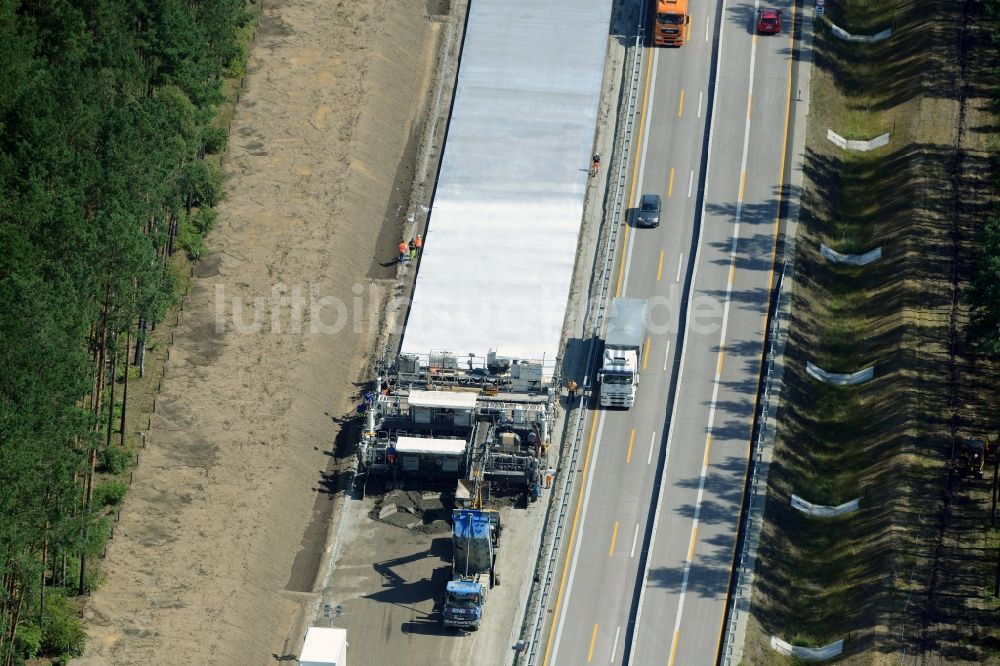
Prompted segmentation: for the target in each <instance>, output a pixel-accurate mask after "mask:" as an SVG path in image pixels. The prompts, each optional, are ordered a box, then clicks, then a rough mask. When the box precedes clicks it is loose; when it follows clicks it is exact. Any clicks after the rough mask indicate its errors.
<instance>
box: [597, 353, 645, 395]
mask: <svg viewBox="0 0 1000 666" xmlns="http://www.w3.org/2000/svg"><path fill="white" fill-rule="evenodd" d="M638 360H639V354H638V352H636V351H635V350H632V349H630V350H610V349H607V348H605V350H604V365H603V366H602V368H601V407H624V408H626V409H628V408H629V407H631V406H632V405H634V404H635V392H636V388H637V387H638V386H639V375H638V373H637V372H636V369H637V368H638Z"/></svg>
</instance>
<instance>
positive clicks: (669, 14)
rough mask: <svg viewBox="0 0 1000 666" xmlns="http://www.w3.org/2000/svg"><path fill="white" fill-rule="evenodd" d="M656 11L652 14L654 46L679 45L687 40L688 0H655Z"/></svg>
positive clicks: (689, 18)
mask: <svg viewBox="0 0 1000 666" xmlns="http://www.w3.org/2000/svg"><path fill="white" fill-rule="evenodd" d="M654 4H655V5H656V13H655V14H654V15H653V44H655V45H656V46H680V45H681V44H683V43H684V42H686V41H687V38H688V26H689V25H690V23H691V17H690V16H688V0H655V1H654Z"/></svg>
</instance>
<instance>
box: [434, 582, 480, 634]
mask: <svg viewBox="0 0 1000 666" xmlns="http://www.w3.org/2000/svg"><path fill="white" fill-rule="evenodd" d="M485 603H486V586H485V585H483V584H482V583H479V582H476V581H474V580H451V581H448V585H447V586H446V588H445V592H444V608H443V609H442V610H441V617H442V623H443V624H444V626H446V627H459V628H462V629H471V630H472V631H475V630H477V629H479V623H480V622H481V621H482V619H483V608H484V605H485Z"/></svg>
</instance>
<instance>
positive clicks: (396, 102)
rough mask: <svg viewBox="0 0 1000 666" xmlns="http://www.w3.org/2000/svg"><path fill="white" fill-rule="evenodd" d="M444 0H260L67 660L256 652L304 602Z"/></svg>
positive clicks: (382, 288)
mask: <svg viewBox="0 0 1000 666" xmlns="http://www.w3.org/2000/svg"><path fill="white" fill-rule="evenodd" d="M430 5H433V6H430ZM440 5H441V3H440V2H432V3H428V5H425V3H416V2H409V1H407V0H396V1H394V2H379V1H376V0H341V1H340V2H317V1H315V0H287V1H286V2H280V3H269V4H268V5H267V7H266V8H265V11H264V14H263V16H262V18H261V23H260V28H259V31H258V38H257V42H256V44H255V45H254V50H253V54H252V56H251V61H250V64H249V67H248V79H247V86H246V89H245V91H244V93H243V95H242V98H241V101H240V104H239V107H238V109H237V114H236V119H235V121H234V123H233V127H232V130H233V136H232V137H231V140H230V143H229V149H228V153H227V155H226V158H225V160H224V165H225V170H226V174H227V177H228V185H227V190H228V199H227V201H226V203H224V204H223V205H222V206H221V208H220V211H219V214H220V216H219V225H218V228H217V230H216V231H215V232H214V233H213V235H212V236H211V237H210V239H209V253H208V256H207V257H206V258H205V260H204V261H203V262H202V263H201V264H199V265H198V266H197V268H196V279H195V281H194V284H193V288H192V291H191V294H190V296H189V298H188V301H187V303H186V306H185V310H184V312H183V313H182V315H181V320H180V325H179V327H178V329H177V335H176V341H175V346H174V347H173V349H172V352H171V357H170V361H169V362H168V369H167V374H166V378H165V379H164V382H163V387H162V393H161V395H160V398H159V400H158V402H157V413H156V415H155V416H154V418H153V422H152V428H151V431H150V443H149V448H148V449H146V450H145V451H144V453H143V457H142V464H141V466H140V467H139V468H138V470H137V471H136V479H135V484H134V485H133V489H132V493H131V495H130V496H129V499H128V501H127V504H126V507H125V509H124V510H123V512H122V515H121V522H120V524H119V526H118V529H117V531H116V538H115V540H114V541H113V542H112V544H111V547H110V548H109V551H108V555H107V559H106V562H105V566H104V571H105V572H106V577H107V580H106V582H105V584H104V585H103V587H101V589H100V590H99V591H98V592H97V593H95V595H94V598H93V599H92V602H91V603H90V605H89V607H88V611H87V614H88V618H89V621H90V631H91V639H90V642H89V644H88V651H87V654H86V655H85V656H84V658H83V659H82V660H81V663H85V664H86V663H89V664H108V663H114V664H153V663H156V664H251V663H267V662H270V661H271V660H272V659H273V657H272V655H278V656H281V655H282V654H283V652H282V650H283V649H284V644H285V638H286V634H287V633H288V631H289V627H291V626H292V625H294V624H296V623H297V622H299V621H300V619H301V616H302V615H303V612H304V611H307V610H308V609H309V608H311V602H312V599H313V598H314V597H313V595H312V594H311V589H312V581H313V579H314V578H315V575H316V568H317V566H318V564H319V561H320V559H321V556H322V551H323V544H324V543H326V540H327V528H328V526H329V523H330V514H331V508H332V506H333V504H334V502H333V501H332V496H333V495H334V494H335V493H336V492H337V490H336V489H337V488H338V485H339V479H338V477H337V474H338V473H339V467H336V466H338V465H339V464H340V459H341V458H343V456H344V455H345V454H346V446H345V442H346V441H347V440H348V439H349V437H348V436H346V435H343V434H342V427H341V424H342V423H343V422H344V421H343V418H342V417H344V416H345V415H347V414H349V413H350V412H351V409H352V399H353V397H354V396H353V395H352V394H353V393H354V387H353V386H352V382H355V381H357V380H358V379H359V377H360V376H361V375H362V374H363V370H364V366H365V354H366V353H367V352H368V351H369V349H370V346H371V344H372V341H373V334H374V331H375V329H376V326H377V322H378V320H379V316H380V315H379V308H380V307H381V304H382V303H383V302H384V300H385V298H386V294H387V292H388V291H389V287H391V286H392V285H393V284H394V283H395V280H394V278H395V273H396V267H395V266H394V265H393V259H394V247H395V245H396V243H398V241H399V239H400V238H401V236H402V229H403V222H404V218H405V214H406V202H407V200H408V198H409V187H408V186H409V180H410V179H411V178H412V175H411V174H412V172H413V168H414V167H413V166H412V162H413V160H414V152H415V151H414V147H413V146H414V137H416V136H419V133H420V131H421V124H422V122H423V120H424V119H423V118H422V117H421V113H422V112H423V111H424V109H426V107H427V104H426V102H427V100H426V98H425V96H426V91H428V90H429V89H430V87H431V86H430V80H431V77H432V75H433V64H434V61H435V59H434V54H435V49H436V48H437V46H438V41H439V40H438V37H439V32H440V30H439V27H438V24H437V23H436V22H435V21H434V20H431V19H432V18H433V16H430V15H428V12H434V11H439V10H440ZM445 5H447V3H445ZM445 9H447V7H445ZM324 299H325V300H324ZM337 303H341V304H343V307H341V306H339V305H337ZM255 314H256V316H257V317H258V318H255ZM254 322H256V324H255V323H254ZM335 444H336V445H335ZM331 464H333V465H335V467H333V468H331ZM331 469H332V470H333V474H331V473H330V470H331Z"/></svg>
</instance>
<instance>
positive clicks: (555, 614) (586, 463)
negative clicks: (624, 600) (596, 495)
mask: <svg viewBox="0 0 1000 666" xmlns="http://www.w3.org/2000/svg"><path fill="white" fill-rule="evenodd" d="M596 433H597V412H594V418H593V422H592V423H591V426H590V439H588V440H587V453H586V455H585V456H584V458H583V475H582V476H581V477H580V478H581V479H586V478H587V470H588V468H589V467H590V451H591V448H592V447H593V444H594V435H595V434H596ZM584 490H586V483H584V482H581V483H580V494H579V495H578V496H577V498H576V511H575V512H574V513H573V526H572V527H571V528H570V530H569V542H568V543H567V545H566V560H565V561H564V562H563V570H562V576H560V577H559V592H558V593H557V594H556V605H555V607H554V608H553V610H552V625H551V626H550V627H549V638H548V640H547V641H546V642H545V656H544V657H543V658H542V664H543V666H544V665H545V664H548V663H549V652H550V651H551V650H552V639H553V638H554V637H555V634H556V624H558V618H559V607H560V606H561V605H562V600H563V591H564V590H565V587H566V574H567V572H569V558H570V555H571V554H572V553H573V542H574V541H575V540H576V527H577V524H578V523H579V522H580V507H581V506H582V505H583V492H584ZM594 631H595V632H596V631H597V629H596V628H595V629H594Z"/></svg>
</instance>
